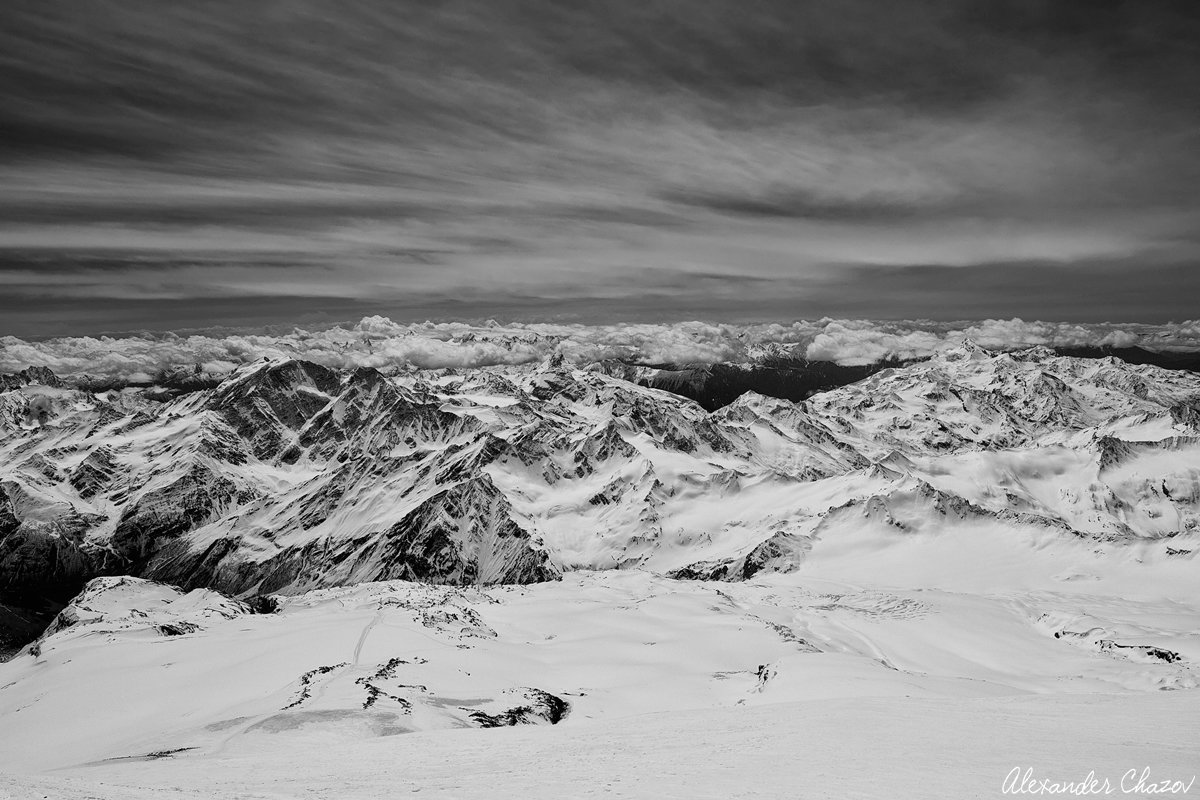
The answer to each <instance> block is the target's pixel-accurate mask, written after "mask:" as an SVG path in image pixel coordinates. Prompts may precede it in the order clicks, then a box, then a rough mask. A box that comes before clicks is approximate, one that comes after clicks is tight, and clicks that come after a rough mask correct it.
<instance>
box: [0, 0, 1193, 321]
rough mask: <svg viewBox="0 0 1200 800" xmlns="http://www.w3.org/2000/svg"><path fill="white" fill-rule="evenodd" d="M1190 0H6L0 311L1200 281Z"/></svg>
mask: <svg viewBox="0 0 1200 800" xmlns="http://www.w3.org/2000/svg"><path fill="white" fill-rule="evenodd" d="M1198 87H1200V3H1198V2H1195V0H1179V1H1178V2H1166V1H1165V0H1130V2H1111V1H1110V0H1087V1H1086V2H1082V1H1081V2H1074V1H1073V0H1044V1H1043V2H1035V1H1034V0H986V1H984V0H979V2H974V1H964V2H958V1H950V0H943V1H942V2H939V1H938V0H921V1H920V2H915V1H914V2H897V0H830V1H829V2H805V1H804V0H736V1H734V0H729V1H728V2H717V1H716V0H553V1H551V0H539V1H535V0H461V1H457V2H456V1H454V0H447V1H446V2H437V1H435V0H427V1H425V2H416V1H415V0H414V1H408V2H404V1H402V0H371V1H368V2H353V1H351V2H338V3H334V2H316V1H315V0H286V2H273V1H272V0H259V1H257V2H243V1H242V0H229V1H228V2H223V1H220V0H218V1H216V2H200V1H198V2H186V3H184V2H170V3H167V2H149V0H113V1H111V2H109V1H106V0H88V2H73V1H72V2H67V1H66V0H15V2H11V3H8V4H6V6H5V19H4V22H3V24H2V25H0V100H2V102H0V185H2V186H3V192H2V193H0V334H16V335H25V336H41V335H56V334H75V333H88V332H95V331H102V330H128V329H135V328H150V329H170V328H178V327H203V326H208V325H225V324H230V325H250V324H260V323H279V322H291V321H294V322H300V323H308V322H313V321H320V320H329V321H333V320H344V319H355V318H358V317H360V316H363V315H364V314H373V313H381V314H386V315H388V316H391V317H392V318H394V319H397V320H404V319H424V318H426V317H430V318H476V317H489V316H492V317H496V318H499V319H505V318H509V319H538V318H543V319H552V318H557V319H578V320H582V321H613V320H622V319H639V320H673V319H691V318H700V319H714V320H755V319H794V318H798V317H810V318H811V317H821V316H826V315H828V316H855V317H879V318H916V317H927V318H934V319H969V318H983V317H1012V316H1021V317H1024V318H1026V319H1032V318H1040V319H1051V320H1070V321H1101V320H1114V321H1132V320H1141V321H1148V322H1153V321H1164V320H1168V319H1184V318H1193V317H1196V316H1200V314H1197V308H1198V304H1197V302H1196V298H1197V297H1200V269H1198V266H1200V102H1198V101H1200V88H1198Z"/></svg>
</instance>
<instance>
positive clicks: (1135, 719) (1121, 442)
mask: <svg viewBox="0 0 1200 800" xmlns="http://www.w3.org/2000/svg"><path fill="white" fill-rule="evenodd" d="M31 398H36V399H37V402H38V405H37V407H36V409H35V411H37V413H36V414H34V415H32V417H33V418H32V419H31V415H30V413H29V408H30V407H31V403H32V400H31ZM0 402H2V403H3V404H4V408H5V409H6V413H5V415H4V416H3V418H2V419H0V426H2V434H0V458H2V459H3V461H2V462H0V463H3V465H4V466H3V474H2V479H0V566H2V568H3V569H2V571H0V577H2V579H3V581H4V585H3V587H2V588H3V589H5V590H9V591H22V592H45V593H53V592H56V591H57V592H69V593H71V594H75V593H76V592H78V594H77V596H75V598H74V600H73V601H72V602H71V603H70V604H68V605H67V607H66V608H65V609H64V610H63V611H62V612H61V613H60V614H59V616H58V618H57V619H56V620H55V622H54V623H53V624H52V625H51V626H50V628H49V629H48V630H47V631H46V633H45V634H44V635H43V636H42V637H41V638H40V639H39V640H38V641H36V642H33V643H32V644H30V645H29V646H28V647H26V649H25V650H24V651H23V652H22V653H21V654H19V655H17V656H16V657H15V658H13V659H12V660H10V661H8V662H6V663H3V664H0V720H3V723H4V724H3V725H2V726H0V773H9V774H8V776H7V777H0V792H4V791H7V792H9V793H12V794H14V795H15V796H18V797H25V796H29V797H42V796H51V797H66V798H84V797H101V798H108V797H113V798H116V797H122V798H124V797H134V798H137V797H152V796H160V794H161V793H162V792H164V791H166V790H167V789H171V790H172V791H175V790H178V792H179V795H178V796H183V797H189V796H194V797H239V796H241V797H255V798H259V797H262V798H266V797H300V796H306V794H307V795H311V796H321V797H325V796H336V797H362V798H368V797H371V798H374V797H383V796H388V797H390V796H396V795H399V794H404V793H408V792H411V791H413V790H420V791H421V792H422V796H438V797H454V798H457V797H497V796H500V797H504V796H525V797H539V796H546V797H563V796H565V797H577V796H578V797H587V796H597V797H601V796H617V797H622V796H623V797H739V796H744V797H806V796H817V797H822V796H837V797H914V798H916V797H947V798H961V797H992V796H1000V795H1001V793H1002V788H1003V786H1004V781H1005V779H1006V776H1007V775H1008V774H1009V772H1010V771H1011V770H1012V769H1013V768H1015V767H1021V768H1022V769H1027V768H1028V769H1032V770H1033V776H1034V778H1036V779H1042V778H1045V779H1053V780H1058V781H1080V780H1083V779H1085V778H1086V776H1087V774H1088V772H1089V770H1091V771H1094V772H1095V774H1096V775H1097V776H1099V777H1100V778H1101V779H1103V778H1107V779H1108V780H1109V781H1110V782H1111V784H1112V785H1113V786H1114V793H1117V794H1119V793H1122V789H1121V787H1120V782H1121V780H1122V778H1123V776H1124V775H1125V773H1126V771H1127V770H1130V769H1135V770H1137V771H1138V774H1139V775H1140V774H1141V771H1142V770H1143V769H1145V768H1149V769H1150V771H1151V772H1150V775H1151V777H1150V778H1147V780H1146V781H1145V782H1143V785H1145V784H1146V783H1150V784H1154V783H1155V782H1156V781H1157V780H1168V779H1172V780H1173V779H1178V780H1182V781H1184V782H1185V783H1186V781H1187V780H1189V779H1190V778H1191V776H1192V775H1193V774H1196V773H1200V756H1198V755H1197V753H1198V752H1200V751H1198V750H1197V748H1196V744H1195V743H1196V742H1197V741H1200V736H1198V734H1200V722H1198V721H1200V713H1197V712H1200V691H1197V687H1198V686H1200V671H1198V670H1197V664H1200V624H1198V622H1200V560H1198V558H1200V557H1198V556H1197V551H1198V550H1200V427H1198V425H1200V378H1198V377H1197V376H1196V375H1193V374H1190V373H1185V372H1170V371H1166V370H1161V369H1157V368H1154V367H1146V366H1131V365H1128V364H1124V363H1122V362H1118V361H1115V360H1111V359H1109V360H1081V359H1070V358H1061V357H1056V356H1054V355H1053V354H1052V353H1050V352H1049V351H1045V350H1036V349H1035V350H1031V351H1025V352H1023V353H1016V354H1006V355H998V354H993V353H990V352H988V351H986V350H982V349H981V348H978V347H976V346H973V345H970V344H967V345H964V346H963V347H960V348H957V349H955V350H951V351H948V352H945V353H942V354H940V355H938V356H937V357H935V358H934V359H932V360H930V361H928V362H923V363H920V364H915V365H911V366H909V367H905V368H903V369H896V370H885V371H884V372H881V373H879V374H877V375H875V376H873V377H872V378H870V379H868V380H866V381H864V382H862V383H859V384H855V385H851V386H847V387H844V388H843V389H839V390H836V391H832V392H828V393H825V394H822V395H818V396H817V397H814V398H813V399H812V400H811V401H809V402H807V403H804V404H793V403H790V402H786V401H781V400H774V399H769V398H765V397H761V396H757V395H746V396H743V397H742V398H741V399H740V400H738V401H737V402H736V403H734V404H732V405H730V406H727V407H725V408H723V409H721V410H719V411H716V412H713V413H709V412H706V411H705V410H704V409H702V408H700V407H699V406H697V405H695V404H692V403H690V402H689V401H686V400H683V399H681V398H679V397H677V396H673V395H669V394H666V393H663V392H659V391H656V390H653V389H647V388H645V387H640V386H636V385H634V384H630V383H627V382H625V381H623V380H620V379H618V378H616V377H612V376H609V375H606V374H603V373H602V372H597V371H586V370H578V369H573V368H570V367H568V366H565V365H563V364H562V363H560V362H558V361H556V360H550V361H547V362H545V363H543V364H541V365H538V366H528V367H502V368H496V369H486V370H475V371H471V372H467V373H464V374H454V373H449V374H447V373H441V372H437V373H413V374H408V375H404V376H385V375H382V374H381V373H379V372H376V371H375V370H371V369H360V370H357V371H355V372H353V373H348V374H343V373H337V372H334V371H331V370H328V369H326V368H324V367H321V366H318V365H316V364H310V363H306V362H300V361H288V360H277V361H264V362H261V363H259V364H256V365H251V366H248V367H245V368H243V369H241V370H240V371H238V372H237V373H235V374H234V375H233V376H232V377H230V378H229V379H228V380H227V381H225V382H224V383H223V384H222V385H220V386H219V387H217V388H215V389H211V390H204V391H199V392H195V393H192V394H189V395H185V396H183V397H180V398H176V399H171V400H165V401H160V400H155V399H153V398H152V397H149V396H146V395H145V394H144V393H141V392H137V391H126V392H122V393H111V394H101V395H90V394H83V393H80V392H75V391H73V390H70V389H64V388H61V387H54V386H46V385H41V384H37V383H32V384H22V385H20V386H17V387H16V388H13V389H10V390H8V391H6V392H4V393H2V394H0ZM81 589H82V591H80V590H81ZM501 729H502V730H501ZM1192 791H1193V792H1200V786H1197V787H1194V788H1193V790H1192Z"/></svg>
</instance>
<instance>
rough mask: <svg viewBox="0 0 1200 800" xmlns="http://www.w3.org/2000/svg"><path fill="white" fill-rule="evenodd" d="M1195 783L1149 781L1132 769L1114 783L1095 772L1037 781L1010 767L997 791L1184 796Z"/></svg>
mask: <svg viewBox="0 0 1200 800" xmlns="http://www.w3.org/2000/svg"><path fill="white" fill-rule="evenodd" d="M1195 782H1196V776H1195V775H1193V776H1192V777H1191V778H1189V779H1187V780H1179V779H1177V778H1166V779H1164V780H1158V779H1153V778H1151V777H1150V768H1149V767H1146V768H1145V769H1143V770H1142V771H1141V772H1139V771H1138V770H1137V769H1136V768H1135V769H1131V770H1126V772H1125V773H1124V774H1123V775H1121V777H1120V779H1119V780H1117V781H1116V783H1114V782H1113V781H1111V780H1109V779H1108V778H1102V777H1100V776H1098V775H1096V771H1095V770H1092V771H1091V772H1089V773H1088V774H1087V775H1086V776H1084V777H1083V778H1081V779H1079V780H1073V781H1064V780H1058V779H1056V778H1042V777H1038V776H1037V775H1034V773H1033V767H1027V768H1025V769H1024V770H1022V769H1021V768H1020V767H1013V768H1012V770H1011V771H1009V773H1008V775H1007V776H1006V777H1005V778H1004V784H1003V785H1002V786H1001V787H1000V791H1001V793H1002V794H1073V795H1080V796H1082V795H1088V794H1113V793H1114V792H1117V791H1120V792H1121V793H1122V794H1187V793H1188V792H1190V791H1191V790H1192V785H1193V784H1194V783H1195Z"/></svg>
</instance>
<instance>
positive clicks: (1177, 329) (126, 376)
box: [0, 316, 1200, 381]
mask: <svg viewBox="0 0 1200 800" xmlns="http://www.w3.org/2000/svg"><path fill="white" fill-rule="evenodd" d="M968 338H969V339H973V340H974V341H976V342H978V343H979V344H980V345H982V346H984V347H987V348H990V349H993V350H1007V349H1018V348H1023V347H1031V346H1036V345H1045V346H1048V347H1057V348H1079V347H1117V348H1124V347H1141V348H1144V349H1147V350H1156V351H1196V350H1200V321H1188V322H1182V323H1172V324H1168V325H1134V324H1121V325H1117V324H1096V325H1076V324H1068V323H1053V322H1026V321H1023V320H1020V319H1011V320H985V321H983V322H971V323H937V322H929V321H908V322H872V321H865V320H830V319H822V320H816V321H800V322H794V323H792V324H790V325H783V324H763V325H725V324H712V323H704V322H683V323H677V324H615V325H580V324H552V323H528V324H523V323H511V324H500V323H496V322H491V321H489V322H486V323H481V324H468V323H457V322H455V323H432V322H425V323H418V324H399V323H396V322H393V321H392V320H390V319H388V318H386V317H378V316H376V317H366V318H364V319H362V320H361V321H359V322H358V323H356V324H347V325H343V326H335V327H330V328H327V329H325V330H314V331H307V330H302V329H299V328H296V329H293V330H292V331H290V332H275V333H261V332H260V333H228V334H222V333H220V332H205V333H197V334H194V335H179V334H142V335H136V336H123V337H108V336H105V337H72V338H58V339H48V340H43V341H26V340H23V339H18V338H15V337H11V336H9V337H3V338H0V372H15V371H17V370H20V369H24V368H25V367H28V366H47V367H50V368H51V369H53V370H54V371H55V372H56V373H58V374H60V375H63V376H66V377H70V376H82V375H91V376H94V377H100V378H111V379H117V380H131V381H149V380H151V379H152V377H153V376H154V374H155V373H157V372H159V371H160V370H169V369H178V368H181V367H182V368H189V369H196V368H198V369H199V371H200V372H202V373H206V374H210V375H223V374H225V373H228V372H230V371H232V370H233V369H235V368H236V367H237V366H239V365H241V364H245V363H249V362H253V361H257V360H259V359H262V358H264V357H266V358H278V357H289V358H290V357H297V358H304V359H307V360H310V361H313V362H316V363H319V364H323V365H325V366H329V367H334V368H349V367H357V366H371V367H376V368H389V367H399V368H444V367H450V368H468V367H478V366H488V365H495V364H525V363H532V362H537V361H541V360H543V359H545V358H548V357H549V356H551V355H553V354H562V356H563V357H564V359H565V360H566V361H567V362H569V363H575V364H588V363H591V362H594V361H601V360H604V359H621V360H624V361H628V362H636V363H645V364H664V363H672V364H695V363H701V364H712V363H721V362H735V363H736V362H743V361H754V360H759V359H761V358H763V357H773V356H784V357H790V358H807V359H810V360H819V361H833V362H837V363H839V364H844V365H858V364H870V363H874V362H877V361H883V360H887V359H916V358H924V357H927V356H930V355H933V354H935V353H938V352H940V351H943V350H946V349H949V348H951V347H954V346H955V345H957V344H958V343H960V342H962V341H963V340H964V339H968Z"/></svg>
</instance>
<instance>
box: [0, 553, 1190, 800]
mask: <svg viewBox="0 0 1200 800" xmlns="http://www.w3.org/2000/svg"><path fill="white" fill-rule="evenodd" d="M926 544H927V549H926V551H925V552H924V553H923V554H922V555H921V556H919V557H918V556H917V555H916V554H912V555H913V557H914V558H919V560H925V559H931V560H936V559H938V556H939V552H938V547H937V543H936V542H930V543H926ZM1078 557H1079V558H1081V559H1087V558H1088V556H1086V555H1084V554H1079V555H1078ZM846 560H847V561H848V562H851V563H853V562H856V561H857V560H858V559H856V558H855V557H854V556H853V555H851V556H848V557H846ZM996 561H997V562H998V561H999V560H998V559H997V560H996ZM949 563H953V562H952V561H951V562H949ZM829 566H830V567H831V568H832V567H834V566H836V565H835V564H834V563H832V561H831V563H830V564H829ZM856 569H858V568H857V567H854V566H851V565H850V563H848V564H847V565H845V568H844V570H843V571H845V572H848V573H849V572H854V571H855V570H856ZM998 569H999V571H998V573H997V574H998V575H999V574H1001V573H1002V572H1003V567H1002V566H1001V567H999V568H998ZM1139 570H1140V566H1139V565H1136V564H1128V565H1125V568H1123V569H1114V570H1113V571H1112V573H1110V574H1109V575H1107V576H1105V577H1100V578H1097V579H1096V580H1094V581H1089V582H1086V583H1084V584H1080V583H1076V582H1066V583H1065V584H1063V583H1062V582H1054V583H1055V585H1054V586H1053V587H1049V586H1048V587H1047V588H1045V589H1034V588H1032V587H1029V586H1025V587H1023V588H1022V589H1021V590H1020V591H1010V592H1005V593H994V592H987V593H971V592H966V591H963V590H962V589H961V588H958V589H948V588H923V587H916V586H912V585H909V586H904V585H903V583H902V581H903V577H904V570H903V569H902V568H901V569H898V570H897V571H896V572H895V573H894V577H896V578H897V579H898V581H901V583H900V585H893V586H892V587H891V588H887V589H885V588H880V587H879V586H864V585H862V584H851V583H847V582H844V581H840V580H830V579H828V578H823V577H817V576H816V575H815V574H812V573H824V572H830V571H835V570H833V569H828V570H827V569H822V568H821V567H820V565H817V566H814V567H813V570H812V571H811V573H810V571H808V570H806V569H801V570H799V571H797V572H796V573H793V574H790V575H786V576H780V575H775V576H770V577H769V578H763V579H756V580H754V581H749V582H742V583H732V584H731V583H710V582H699V581H676V580H672V579H668V578H662V577H659V576H653V575H650V574H648V573H645V572H641V571H609V572H601V573H572V574H569V575H567V576H566V577H565V578H564V579H563V580H562V581H561V582H554V583H548V584H537V585H533V586H525V587H489V588H484V589H480V588H474V587H472V588H458V587H447V586H429V585H420V584H412V583H405V582H385V583H373V584H364V585H361V586H356V587H348V588H335V589H325V590H318V591H314V592H310V593H307V594H303V595H299V596H295V597H290V598H284V599H283V600H282V604H281V607H280V608H279V609H278V610H276V611H275V612H274V613H269V614H254V613H250V610H249V609H248V608H247V607H246V606H244V605H243V604H240V603H237V602H233V601H230V600H228V599H226V598H224V597H222V596H220V595H218V594H216V593H213V592H209V591H206V590H194V591H192V592H190V593H183V592H181V591H179V590H174V589H171V588H169V587H164V586H162V585H160V584H155V583H152V582H148V581H142V580H140V579H134V578H101V579H97V580H96V581H94V582H93V583H92V584H91V585H90V586H89V588H88V590H87V591H85V592H84V593H83V595H82V596H81V597H80V598H78V599H77V600H76V602H75V603H73V604H72V605H71V606H69V607H68V608H67V609H66V610H65V611H64V613H63V615H62V616H61V617H60V621H59V624H58V626H56V627H58V628H59V629H58V630H53V629H52V632H50V633H49V635H47V636H46V637H45V638H44V639H43V640H42V641H40V642H39V643H37V644H36V645H35V646H34V648H33V651H32V652H30V653H27V654H25V655H22V656H20V657H18V658H16V659H14V660H13V661H11V662H8V663H6V664H0V718H3V719H4V720H6V722H7V724H6V725H5V726H4V728H3V730H0V773H9V774H8V775H7V776H6V777H4V778H0V790H5V791H7V792H9V793H10V794H13V795H14V796H17V797H35V796H36V797H41V796H47V795H48V796H51V797H64V798H76V797H77V798H84V797H87V798H93V797H96V798H114V799H115V798H125V797H156V796H160V795H159V794H157V792H159V791H163V790H165V789H166V788H168V787H171V788H173V789H179V790H180V792H179V795H178V796H184V797H187V796H198V797H254V798H260V797H261V798H267V797H272V798H274V797H303V796H318V797H353V798H374V797H386V796H396V795H398V794H402V793H408V792H410V791H417V790H420V791H421V796H434V797H449V798H456V797H507V796H533V797H538V796H546V797H588V796H597V797H601V796H610V797H611V796H615V797H680V798H683V797H714V798H716V797H801V796H839V797H856V796H860V797H914V798H915V797H991V796H1000V794H1001V788H1002V784H1003V782H1004V779H1005V776H1006V774H1007V773H1008V772H1009V771H1010V770H1011V769H1012V768H1013V767H1016V766H1021V767H1027V768H1033V769H1034V770H1035V773H1037V775H1039V776H1042V777H1047V778H1056V779H1060V780H1078V779H1082V778H1083V777H1084V776H1085V775H1086V774H1087V772H1088V771H1089V770H1095V771H1096V772H1097V774H1101V775H1108V776H1109V777H1110V779H1111V780H1112V781H1114V785H1116V783H1115V782H1116V781H1117V780H1118V779H1119V778H1120V777H1121V774H1123V773H1124V772H1125V771H1126V770H1128V769H1132V768H1135V767H1136V768H1137V769H1138V770H1139V772H1140V771H1141V770H1142V769H1143V768H1146V767H1149V768H1150V769H1151V772H1152V774H1153V775H1155V776H1162V777H1163V778H1167V777H1172V776H1173V777H1177V778H1180V779H1184V780H1186V779H1188V778H1190V776H1191V775H1192V774H1194V773H1196V772H1197V771H1198V770H1200V755H1198V751H1197V748H1196V742H1197V741H1198V740H1200V738H1198V737H1200V691H1196V690H1195V687H1196V686H1197V684H1198V678H1200V675H1198V674H1197V672H1196V670H1195V667H1194V665H1195V664H1196V663H1197V662H1200V631H1198V630H1197V626H1196V620H1197V619H1200V597H1198V594H1200V593H1198V592H1197V589H1196V587H1197V585H1198V584H1200V582H1198V581H1196V579H1195V575H1194V573H1190V574H1189V573H1187V572H1184V571H1180V572H1179V573H1178V574H1177V575H1175V576H1172V575H1170V574H1169V573H1166V572H1165V571H1164V573H1163V574H1162V575H1161V577H1160V579H1159V580H1157V581H1155V582H1154V584H1153V585H1147V584H1145V583H1144V582H1143V581H1142V580H1141V576H1140V575H1139ZM1016 576H1017V573H1016V572H1015V571H1014V572H1013V573H1012V576H1011V577H1014V578H1015V577H1016ZM925 579H926V574H925V573H921V581H922V582H925ZM909 583H912V582H911V581H910V582H909ZM934 583H936V582H934ZM1164 690H1173V691H1164ZM552 725H553V726H552ZM508 726H514V727H508ZM495 727H500V728H502V729H494V728H495ZM1118 768H1119V770H1118ZM22 773H38V774H36V775H24V774H22ZM1185 773H1186V774H1185Z"/></svg>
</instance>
